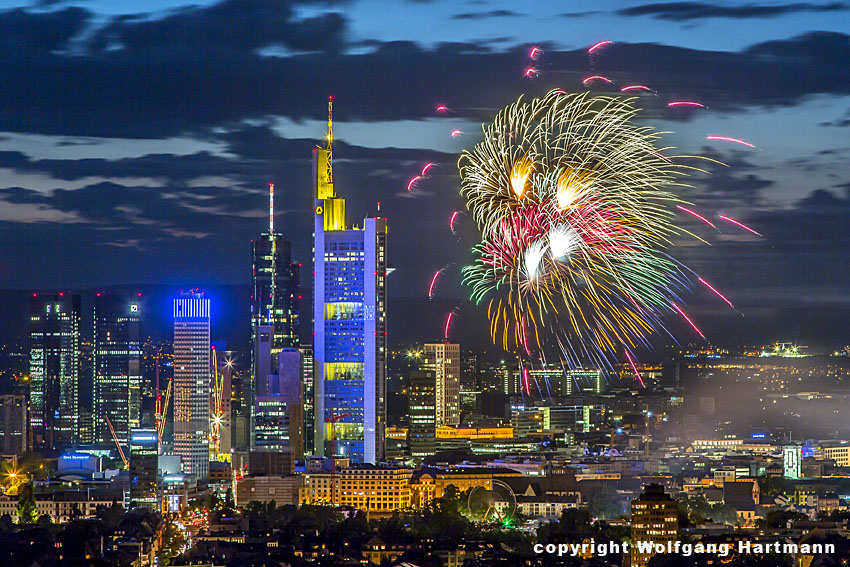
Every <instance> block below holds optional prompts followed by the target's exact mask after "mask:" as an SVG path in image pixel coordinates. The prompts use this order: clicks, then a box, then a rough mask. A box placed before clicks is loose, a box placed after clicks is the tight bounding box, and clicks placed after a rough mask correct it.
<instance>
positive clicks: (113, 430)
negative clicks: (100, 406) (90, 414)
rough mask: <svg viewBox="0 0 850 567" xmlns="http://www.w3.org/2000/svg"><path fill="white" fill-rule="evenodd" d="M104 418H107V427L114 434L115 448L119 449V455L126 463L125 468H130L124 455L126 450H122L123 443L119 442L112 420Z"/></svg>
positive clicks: (106, 416)
mask: <svg viewBox="0 0 850 567" xmlns="http://www.w3.org/2000/svg"><path fill="white" fill-rule="evenodd" d="M103 417H105V418H106V425H108V426H109V431H110V433H112V440H113V441H115V446H116V447H118V455H119V456H120V457H121V460H122V461H124V466H125V467H127V468H130V461H128V460H127V457H126V456H125V455H124V449H122V448H121V443H119V442H118V435H117V434H116V433H115V428H114V427H112V420H110V419H109V416H108V415H105V416H103Z"/></svg>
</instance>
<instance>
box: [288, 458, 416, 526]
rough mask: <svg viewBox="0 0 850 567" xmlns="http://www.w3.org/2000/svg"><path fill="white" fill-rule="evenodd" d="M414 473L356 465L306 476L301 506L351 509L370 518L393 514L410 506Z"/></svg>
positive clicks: (301, 490) (407, 470)
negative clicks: (331, 506)
mask: <svg viewBox="0 0 850 567" xmlns="http://www.w3.org/2000/svg"><path fill="white" fill-rule="evenodd" d="M412 476H413V470H412V469H409V468H406V467H391V466H373V465H354V466H352V467H350V468H342V469H339V470H337V471H336V473H335V474H331V473H330V472H321V473H306V474H304V485H303V486H302V487H301V489H300V490H299V498H298V500H299V502H301V503H302V504H329V503H333V504H336V505H339V506H351V507H354V508H357V509H358V510H365V511H366V512H367V513H369V514H370V515H377V516H379V515H387V516H389V515H391V514H392V513H393V511H395V510H404V509H407V508H409V507H410V506H411V503H412V500H411V496H412V489H411V485H410V480H411V477H412Z"/></svg>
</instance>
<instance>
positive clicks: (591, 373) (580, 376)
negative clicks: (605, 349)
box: [561, 368, 605, 396]
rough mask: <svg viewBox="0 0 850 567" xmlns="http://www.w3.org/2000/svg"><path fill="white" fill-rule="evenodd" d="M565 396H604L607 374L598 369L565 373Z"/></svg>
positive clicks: (584, 369)
mask: <svg viewBox="0 0 850 567" xmlns="http://www.w3.org/2000/svg"><path fill="white" fill-rule="evenodd" d="M561 392H562V394H563V395H564V396H580V395H581V394H591V393H592V394H604V393H605V374H604V373H603V372H602V370H600V369H598V368H572V369H570V370H566V371H565V372H564V381H563V388H562V390H561Z"/></svg>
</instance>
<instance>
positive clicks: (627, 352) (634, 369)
mask: <svg viewBox="0 0 850 567" xmlns="http://www.w3.org/2000/svg"><path fill="white" fill-rule="evenodd" d="M623 353H625V355H626V358H627V359H628V360H629V364H631V366H632V372H634V373H635V376H637V379H638V382H640V385H641V387H643V388H646V384H644V383H643V378H641V377H640V372H638V369H637V366H636V365H635V361H634V360H633V359H632V355H630V354H629V351H627V350H624V351H623Z"/></svg>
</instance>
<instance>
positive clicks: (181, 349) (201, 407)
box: [172, 291, 210, 479]
mask: <svg viewBox="0 0 850 567" xmlns="http://www.w3.org/2000/svg"><path fill="white" fill-rule="evenodd" d="M173 316H174V360H173V366H174V386H173V387H174V392H173V394H172V399H173V401H172V404H173V405H174V454H175V455H178V456H179V457H180V460H181V463H182V467H183V472H184V473H191V474H195V475H197V476H198V478H201V479H203V478H206V477H207V475H208V473H209V466H210V463H209V461H210V447H209V433H210V300H209V299H206V298H205V297H204V294H203V293H202V292H197V291H190V292H181V293H180V297H178V298H176V299H175V300H174V312H173Z"/></svg>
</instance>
